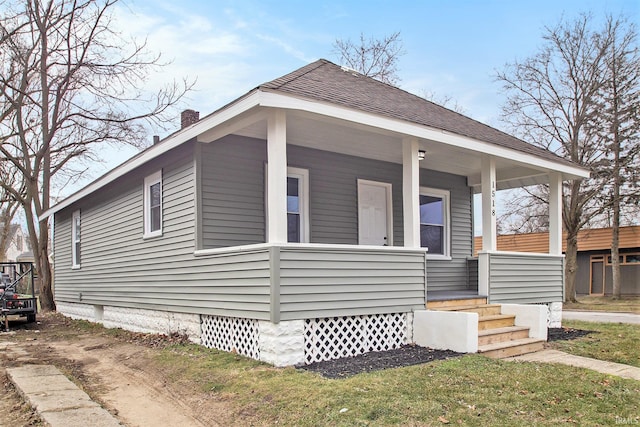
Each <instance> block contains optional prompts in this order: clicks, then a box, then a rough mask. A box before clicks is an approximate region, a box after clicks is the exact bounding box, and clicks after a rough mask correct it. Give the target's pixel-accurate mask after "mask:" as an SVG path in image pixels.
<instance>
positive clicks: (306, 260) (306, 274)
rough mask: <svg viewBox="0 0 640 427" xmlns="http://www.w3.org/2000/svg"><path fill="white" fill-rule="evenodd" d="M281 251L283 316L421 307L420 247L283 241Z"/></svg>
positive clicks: (422, 261) (422, 260)
mask: <svg viewBox="0 0 640 427" xmlns="http://www.w3.org/2000/svg"><path fill="white" fill-rule="evenodd" d="M279 256H280V259H279V263H278V264H279V269H280V297H279V304H280V319H281V320H293V319H307V318H316V317H333V316H355V315H365V314H376V313H403V312H409V311H412V310H414V309H421V308H424V303H425V282H424V278H425V255H424V252H421V251H409V250H407V251H397V250H391V249H390V250H386V251H385V250H383V249H380V250H357V249H353V248H350V249H346V248H345V249H340V248H331V249H323V248H308V247H307V248H292V247H287V248H281V249H280V252H279Z"/></svg>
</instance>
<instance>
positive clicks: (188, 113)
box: [180, 110, 200, 129]
mask: <svg viewBox="0 0 640 427" xmlns="http://www.w3.org/2000/svg"><path fill="white" fill-rule="evenodd" d="M198 120H200V112H199V111H195V110H184V111H183V112H182V114H180V129H184V128H186V127H187V126H191V125H192V124H194V123H195V122H197V121H198Z"/></svg>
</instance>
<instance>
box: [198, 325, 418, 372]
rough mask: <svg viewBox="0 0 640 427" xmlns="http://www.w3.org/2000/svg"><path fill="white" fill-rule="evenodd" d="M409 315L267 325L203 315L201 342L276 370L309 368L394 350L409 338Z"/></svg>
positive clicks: (206, 345)
mask: <svg viewBox="0 0 640 427" xmlns="http://www.w3.org/2000/svg"><path fill="white" fill-rule="evenodd" d="M409 316H411V313H393V314H375V315H368V316H345V317H331V318H323V319H306V320H300V321H297V320H296V321H288V322H280V323H279V324H277V325H276V324H272V323H271V322H267V321H259V320H253V319H243V318H235V317H223V316H205V315H203V316H202V335H201V343H202V345H204V346H205V347H208V348H216V349H218V350H223V351H230V352H235V353H238V354H241V355H243V356H247V357H250V358H252V359H257V360H263V361H265V362H268V363H272V364H274V365H276V366H288V365H296V364H309V363H313V362H319V361H323V360H331V359H338V358H340V357H349V356H356V355H358V354H363V353H368V352H371V351H383V350H391V349H394V348H398V347H400V346H402V345H403V344H406V343H407V342H408V341H409V339H408V337H409V336H410V335H411V331H410V330H409V328H410V326H411V319H409Z"/></svg>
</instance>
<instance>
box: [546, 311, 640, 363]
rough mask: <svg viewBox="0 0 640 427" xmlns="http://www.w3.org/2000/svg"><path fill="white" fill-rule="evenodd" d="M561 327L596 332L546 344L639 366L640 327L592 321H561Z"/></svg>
mask: <svg viewBox="0 0 640 427" xmlns="http://www.w3.org/2000/svg"><path fill="white" fill-rule="evenodd" d="M562 324H563V326H566V327H569V328H575V329H585V330H590V331H595V332H594V333H592V334H589V335H586V336H584V337H581V338H578V339H575V340H567V341H553V342H552V343H549V346H550V347H552V348H555V349H558V350H562V351H566V352H567V353H571V354H575V355H578V356H585V357H592V358H594V359H599V360H606V361H609V362H617V363H624V364H626V365H631V366H636V367H638V368H640V351H639V349H638V343H639V342H640V327H639V326H638V325H632V324H628V323H595V322H581V321H578V320H564V321H563V322H562Z"/></svg>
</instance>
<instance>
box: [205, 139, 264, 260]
mask: <svg viewBox="0 0 640 427" xmlns="http://www.w3.org/2000/svg"><path fill="white" fill-rule="evenodd" d="M266 147H267V146H266V142H265V141H261V140H258V139H252V138H243V137H239V136H228V137H225V138H223V139H222V140H220V141H216V142H215V143H211V144H202V145H201V147H200V148H201V156H200V165H201V166H200V180H201V194H200V203H201V210H202V213H201V218H202V222H201V232H202V248H203V249H213V248H221V247H229V246H240V245H250V244H254V243H264V241H265V213H264V208H265V183H264V178H265V168H264V164H265V162H266V161H267V151H266V150H267V148H266Z"/></svg>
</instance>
